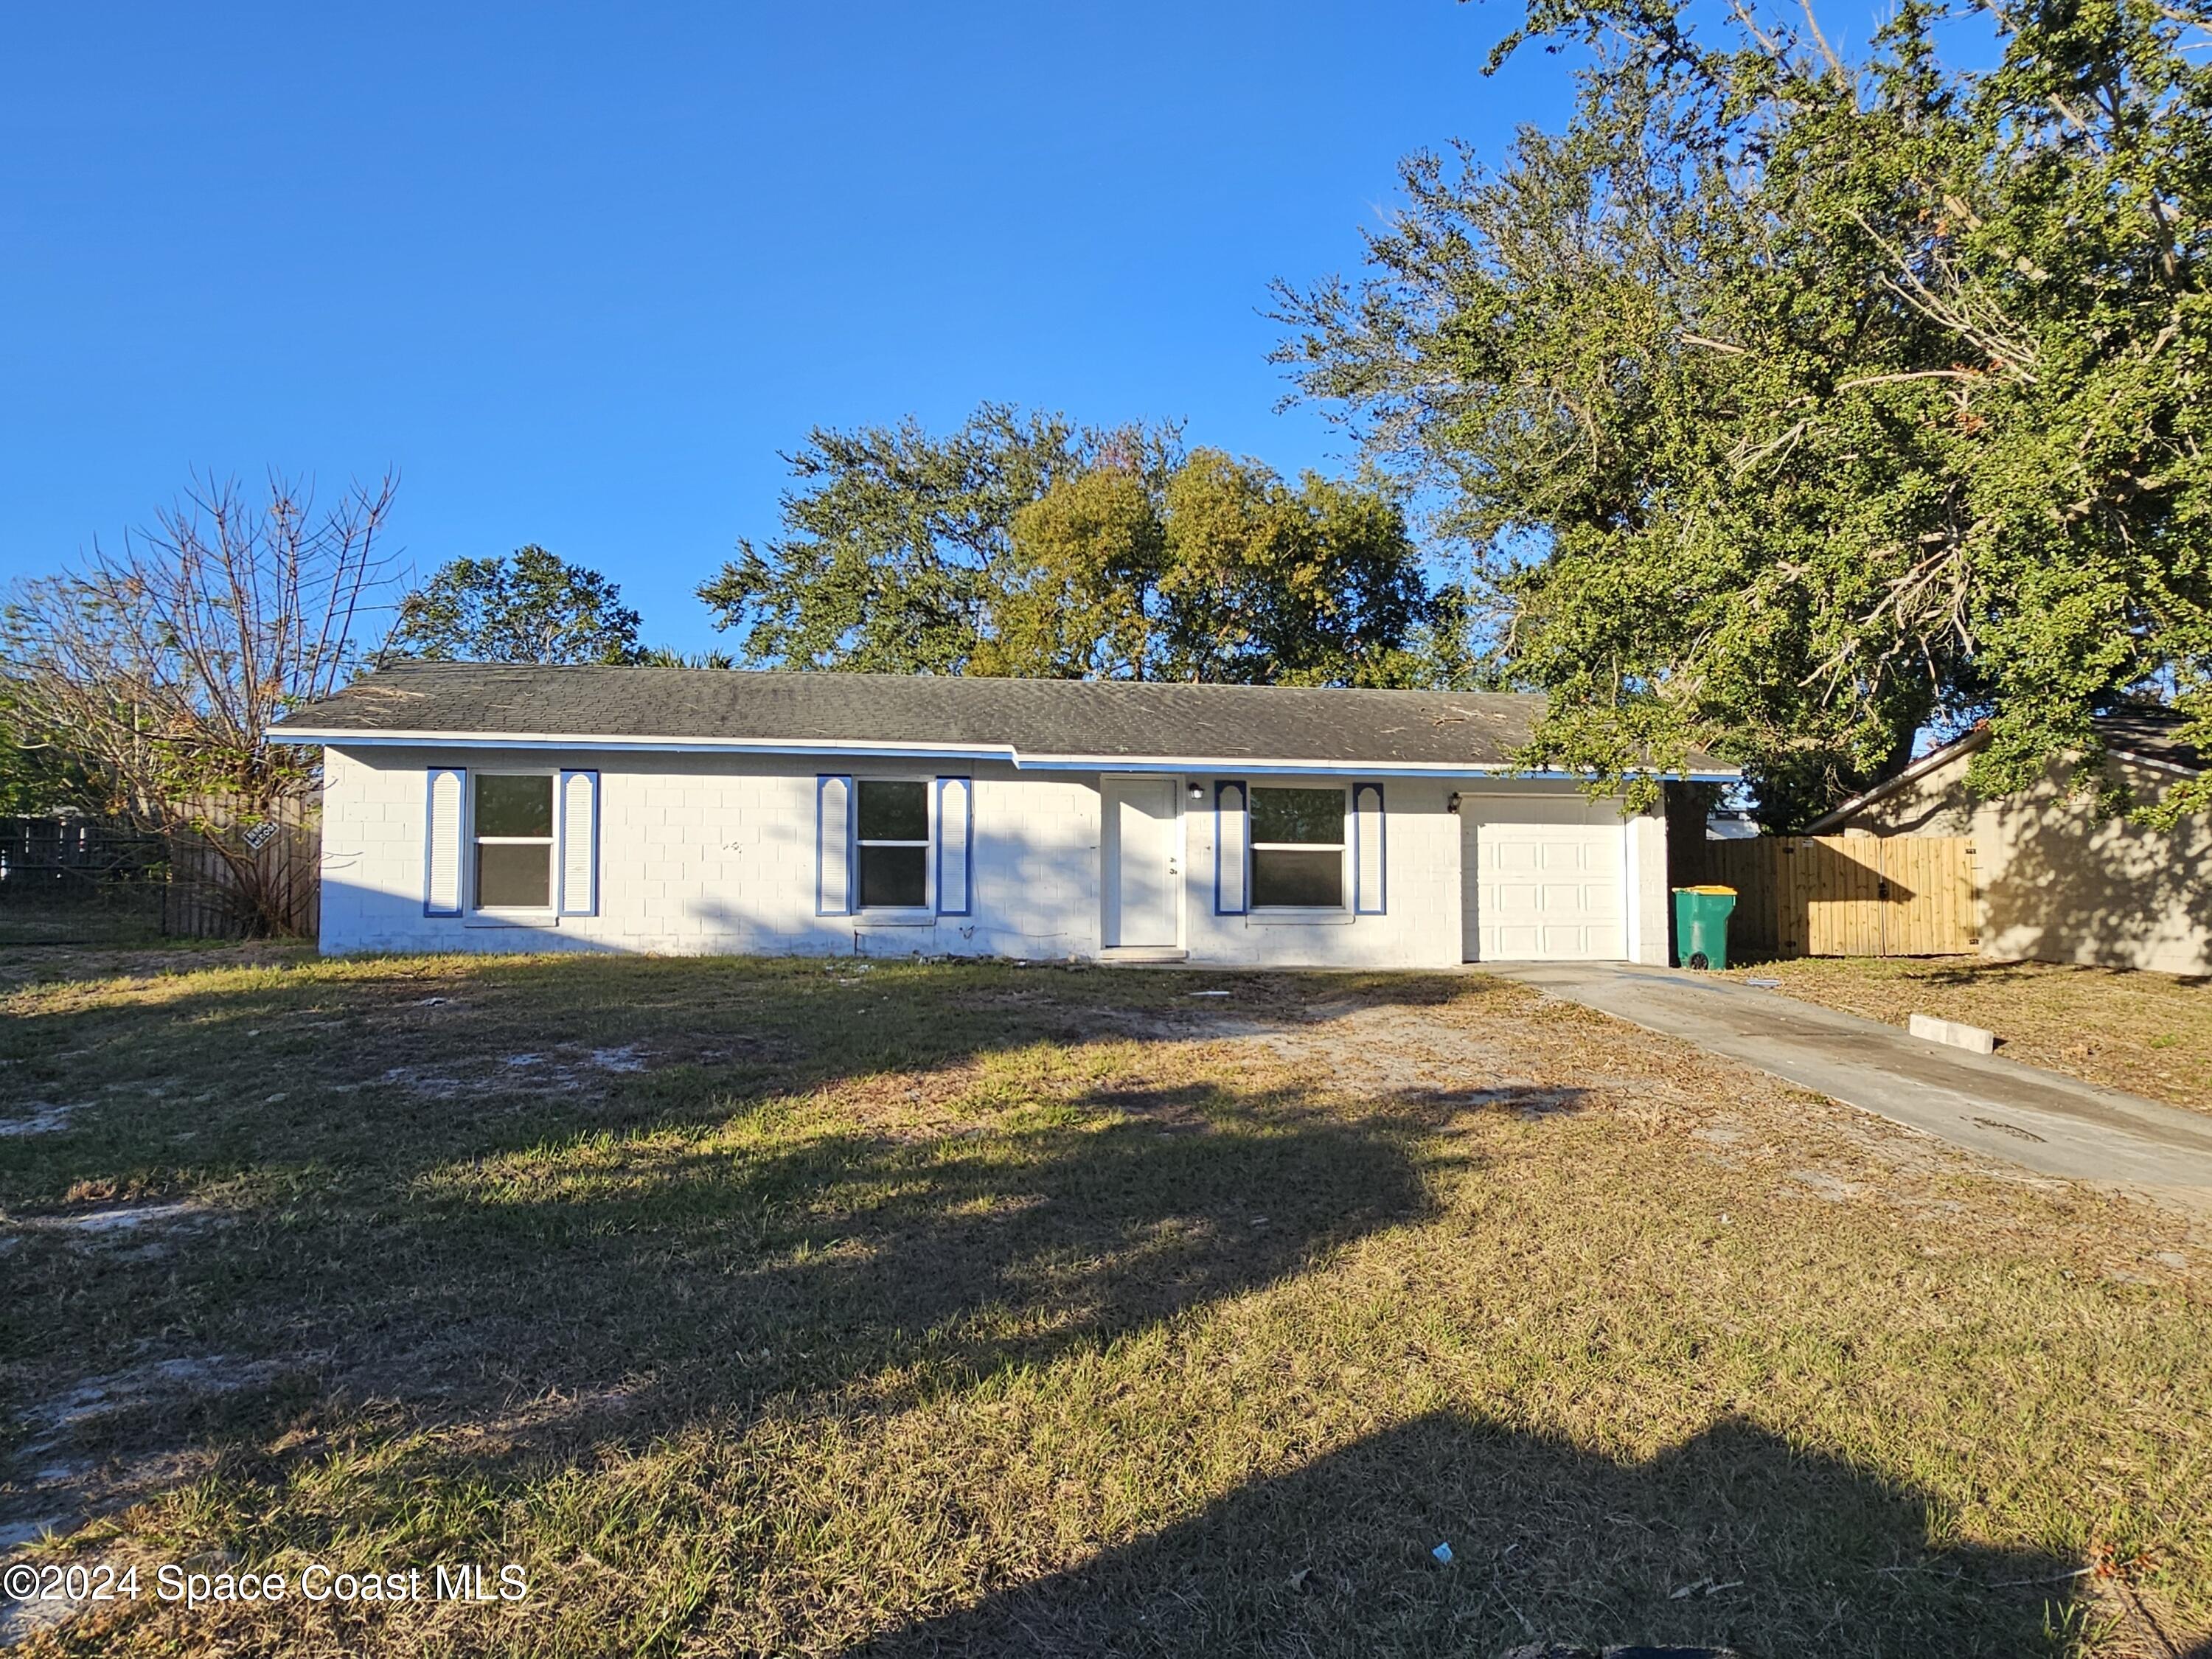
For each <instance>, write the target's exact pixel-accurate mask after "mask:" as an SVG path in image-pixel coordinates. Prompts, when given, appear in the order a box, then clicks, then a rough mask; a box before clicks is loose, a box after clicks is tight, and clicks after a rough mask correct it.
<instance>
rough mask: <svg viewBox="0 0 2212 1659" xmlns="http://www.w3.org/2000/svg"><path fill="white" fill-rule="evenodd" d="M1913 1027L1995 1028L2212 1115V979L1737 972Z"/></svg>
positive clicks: (1961, 964)
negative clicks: (1932, 1022) (1920, 1018)
mask: <svg viewBox="0 0 2212 1659" xmlns="http://www.w3.org/2000/svg"><path fill="white" fill-rule="evenodd" d="M1749 975H1756V976H1759V977H1762V978H1770V979H1779V980H1780V981H1782V989H1783V990H1784V993H1785V994H1788V995H1790V996H1794V997H1802V998H1803V999H1804V1000H1806V1001H1808V1002H1817V1003H1820V1005H1821V1006H1824V1007H1828V1008H1837V1009H1841V1010H1842V1011H1843V1012H1845V1013H1851V1014H1861V1015H1863V1016H1865V1017H1866V1018H1869V1019H1879V1020H1882V1021H1885V1022H1887V1024H1892V1025H1902V1024H1905V1019H1906V1017H1907V1016H1908V1015H1911V1014H1934V1015H1936V1017H1937V1018H1942V1019H1960V1020H1964V1021H1966V1023H1967V1024H1970V1025H1979V1026H1982V1027H1984V1029H1986V1030H1992V1031H1995V1032H1996V1034H1997V1036H1998V1038H1999V1041H2000V1047H1999V1049H1998V1052H1999V1053H2001V1054H2004V1055H2005V1056H2006V1057H2007V1058H2008V1059H2012V1060H2020V1061H2021V1062H2023V1063H2024V1064H2027V1065H2029V1066H2044V1067H2046V1068H2047V1069H2049V1070H2051V1071H2054V1072H2064V1073H2069V1075H2071V1076H2074V1077H2078V1078H2081V1079H2084V1080H2085V1081H2087V1082H2090V1083H2100V1084H2103V1085H2106V1086H2107V1087H2109V1088H2114V1089H2124V1090H2126V1091H2129V1092H2130V1093H2131V1094H2138V1095H2142V1096H2144V1097H2147V1098H2149V1099H2152V1100H2163V1101H2169V1102H2171V1103H2173V1104H2174V1105H2176V1106H2192V1107H2195V1108H2196V1109H2198V1110H2200V1111H2212V981H2204V980H2191V979H2177V978H2175V977H2174V976H2173V975H2171V974H2146V973H2130V972H2127V971H2124V970H2123V969H2116V968H2081V967H2073V966H2069V965H2066V964H2063V963H2048V962H1984V961H1983V960H1982V959H1981V958H1979V957H1934V958H1929V959H1917V958H1912V957H1802V958H1799V959H1797V960H1795V961H1787V962H1775V963H1761V964H1760V965H1759V966H1757V967H1754V968H1746V969H1731V970H1730V976H1731V977H1733V978H1737V979H1741V978H1744V977H1747V976H1749Z"/></svg>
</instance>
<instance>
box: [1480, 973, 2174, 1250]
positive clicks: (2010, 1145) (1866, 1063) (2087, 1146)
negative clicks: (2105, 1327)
mask: <svg viewBox="0 0 2212 1659" xmlns="http://www.w3.org/2000/svg"><path fill="white" fill-rule="evenodd" d="M1482 971H1483V972H1485V973H1491V974H1496V975H1499V976H1501V977H1503V978H1506V979H1511V980H1516V981H1519V982H1520V983H1522V984H1523V985H1528V986H1533V987H1535V988H1536V989H1538V990H1541V991H1547V992H1549V993H1550V994H1552V995H1553V996H1557V997H1564V998H1565V999H1566V1000H1568V1001H1571V1002H1578V1003H1581V1004H1582V1005H1583V1006H1584V1007H1588V1008H1595V1009H1597V1010H1598V1011H1599V1012H1601V1013H1607V1014H1611V1015H1612V1016H1613V1018H1616V1019H1622V1020H1626V1021H1627V1022H1628V1023H1629V1024H1632V1025H1639V1026H1642V1027H1643V1028H1644V1030H1647V1031H1657V1032H1660V1033H1662V1035H1664V1036H1671V1037H1680V1039H1681V1040H1682V1041H1684V1042H1689V1043H1693V1044H1695V1045H1696V1046H1697V1047H1699V1048H1704V1049H1705V1050H1707V1051H1709V1052H1711V1053H1712V1054H1725V1055H1726V1056H1727V1057H1728V1058H1729V1059H1730V1060H1741V1061H1742V1062H1743V1063H1744V1064H1745V1065H1747V1066H1755V1067H1756V1068H1758V1069H1759V1071H1762V1072H1765V1073H1769V1074H1770V1075H1771V1076H1774V1077H1778V1078H1780V1079H1783V1080H1784V1082H1787V1083H1794V1084H1796V1085H1798V1086H1799V1087H1800V1088H1803V1089H1808V1090H1811V1091H1814V1093H1816V1094H1823V1095H1826V1096H1827V1097H1829V1098H1831V1099H1832V1100H1839V1101H1842V1102H1843V1103H1844V1104H1846V1105H1849V1106H1857V1107H1858V1108H1860V1109H1862V1110H1864V1111H1869V1112H1875V1113H1878V1114H1880V1115H1881V1116H1883V1117H1886V1118H1890V1119H1892V1120H1893V1121H1896V1122H1899V1123H1903V1124H1905V1125H1908V1126H1909V1127H1912V1128H1915V1129H1919V1130H1923V1131H1924V1132H1925V1133H1929V1134H1931V1135H1936V1136H1939V1137H1941V1138H1942V1139H1945V1140H1948V1141H1950V1142H1952V1143H1954V1145H1956V1146H1963V1147H1966V1149H1967V1150H1969V1151H1970V1152H1978V1153H1979V1154H1981V1155H1983V1156H1984V1157H1986V1158H1997V1159H2002V1160H2003V1161H2005V1162H2007V1163H2011V1164H2021V1165H2023V1166H2025V1167H2026V1168H2027V1169H2030V1170H2036V1171H2037V1172H2038V1173H2039V1174H2043V1175H2050V1176H2067V1177H2069V1178H2071V1179H2075V1180H2079V1181H2089V1182H2097V1183H2099V1184H2100V1185H2103V1186H2110V1187H2118V1188H2124V1189H2125V1190H2127V1191H2130V1192H2133V1193H2138V1194H2143V1195H2144V1196H2147V1197H2153V1198H2157V1199H2160V1200H2165V1201H2166V1202H2169V1203H2178V1204H2181V1205H2185V1206H2187V1207H2189V1208H2191V1209H2193V1210H2197V1211H2198V1212H2203V1213H2208V1214H2212V1115H2206V1114H2203V1113H2200V1112H2191V1111H2185V1110H2183V1109H2180V1108H2179V1107H2175V1106H2162V1105H2160V1104H2159V1103H2157V1102H2155V1101H2149V1100H2143V1099H2141V1098H2139V1097H2136V1096H2134V1095H2125V1094H2121V1093H2119V1092H2118V1091H2114V1090H2111V1089H2100V1088H2098V1087H2096V1086H2095V1085H2092V1084H2087V1083H2082V1082H2079V1081H2077V1080H2076V1079H2073V1078H2069V1077H2062V1076H2059V1075H2058V1074H2057V1073H2053V1072H2045V1071H2039V1070H2037V1069H2036V1068H2035V1067H2033V1066H2021V1065H2018V1064H2016V1063H2015V1062H2014V1061H2012V1060H2003V1059H2000V1058H1997V1057H1996V1056H1993V1055H1985V1054H1967V1053H1966V1052H1965V1051H1963V1050H1961V1049H1957V1048H1946V1047H1944V1046H1943V1045H1942V1044H1940V1043H1935V1042H1923V1041H1922V1040H1921V1039H1920V1038H1918V1037H1913V1036H1906V1035H1905V1032H1903V1031H1901V1030H1898V1028H1897V1027H1895V1026H1893V1025H1884V1024H1880V1023H1879V1022H1877V1021H1875V1020H1870V1019H1861V1018H1859V1017H1858V1016H1857V1015H1856V1014H1844V1013H1838V1012H1834V1011H1833V1010H1832V1009H1827V1008H1820V1007H1815V1006H1814V1005H1813V1004H1811V1003H1808V1002H1799V1001H1797V1000H1795V999H1793V998H1790V997H1785V996H1784V995H1782V994H1780V993H1779V992H1777V991H1767V990H1761V989H1758V988H1756V987H1750V986H1746V985H1742V984H1739V983H1738V982H1736V981H1733V980H1724V979H1717V978H1715V977H1713V976H1712V975H1708V974H1696V973H1691V972H1687V971H1686V970H1684V969H1673V968H1639V967H1633V966H1628V965H1625V964H1621V963H1552V962H1545V963H1483V964H1482ZM1998 1035H1999V1036H2002V1035H2003V1034H2002V1032H2000V1033H1999V1034H1998Z"/></svg>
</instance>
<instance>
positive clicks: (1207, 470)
mask: <svg viewBox="0 0 2212 1659" xmlns="http://www.w3.org/2000/svg"><path fill="white" fill-rule="evenodd" d="M1008 563H1009V566H1010V568H1011V569H1012V572H1013V575H1012V580H1010V581H1009V582H1008V583H1007V585H1006V587H1005V589H1004V590H1003V591H1002V592H1001V593H1000V595H999V596H998V598H997V600H996V602H995V604H994V606H993V609H992V623H993V627H992V629H991V632H990V633H989V635H987V637H986V638H985V639H984V640H982V641H981V642H980V644H979V646H978V647H977V649H976V652H975V656H974V658H973V659H972V660H971V662H970V665H969V667H970V671H973V672H978V673H998V674H1021V675H1030V676H1045V677H1051V676H1060V677H1078V676H1099V677H1103V678H1121V679H1176V680H1215V681H1229V682H1235V683H1240V684H1291V685H1404V684H1412V683H1413V681H1414V680H1416V679H1417V678H1420V677H1421V665H1420V664H1419V661H1418V660H1417V658H1416V653H1415V651H1414V649H1413V641H1414V639H1415V638H1416V636H1417V631H1418V630H1419V629H1420V628H1421V627H1422V626H1423V625H1424V624H1425V623H1428V622H1429V621H1430V620H1431V617H1433V616H1434V614H1435V611H1436V607H1435V605H1434V603H1433V601H1432V600H1431V596H1430V594H1429V592H1428V588H1427V585H1426V583H1425V580H1423V577H1422V573H1421V568H1420V562H1419V554H1418V551H1417V550H1416V549H1415V547H1414V545H1413V538H1412V537H1411V536H1410V535H1409V534H1408V533H1407V528H1406V521H1405V517H1404V514H1403V513H1401V511H1400V510H1399V508H1398V507H1397V505H1396V504H1395V502H1393V501H1389V500H1388V499H1386V498H1384V497H1383V496H1380V495H1376V494H1374V493H1373V492H1371V491H1368V490H1364V489H1356V488H1353V487H1351V486H1348V485H1344V484H1339V483H1332V482H1330V481H1329V480H1328V479H1325V478H1322V477H1316V476H1313V475H1311V474H1309V475H1308V476H1307V477H1305V478H1304V481H1303V482H1302V483H1300V484H1299V485H1298V486H1297V487H1296V488H1292V487H1291V486H1289V485H1286V484H1285V483H1284V482H1283V481H1282V480H1281V479H1280V478H1279V477H1276V476H1275V474H1274V473H1273V472H1271V471H1268V470H1267V468H1266V467H1263V466H1261V465H1259V464H1258V463H1256V462H1253V461H1249V460H1243V461H1240V460H1237V459H1233V458H1232V457H1231V456H1229V455H1226V454H1224V453H1222V452H1220V451H1218V450H1212V449H1200V450H1196V451H1194V452H1193V453H1191V454H1190V455H1188V457H1186V458H1184V459H1181V460H1180V461H1178V462H1177V463H1176V465H1173V466H1172V467H1171V468H1170V469H1169V470H1168V471H1166V473H1165V475H1164V477H1158V478H1157V479H1156V480H1155V479H1147V478H1146V476H1145V475H1144V473H1143V472H1142V471H1139V469H1137V468H1134V467H1115V466H1102V467H1099V468H1097V469H1096V470H1093V471H1089V472H1085V473H1080V474H1079V475H1077V476H1076V477H1072V478H1069V479H1066V480H1065V481H1063V482H1062V483H1059V484H1057V485H1055V486H1054V488H1053V489H1050V490H1048V492H1046V494H1045V495H1043V496H1042V498H1041V499H1039V500H1038V501H1036V502H1034V503H1032V504H1031V505H1030V506H1029V507H1024V509H1023V510H1022V511H1021V512H1020V513H1018V514H1017V515H1016V516H1015V519H1014V526H1013V556H1012V559H1011V560H1010V561H1009V562H1008Z"/></svg>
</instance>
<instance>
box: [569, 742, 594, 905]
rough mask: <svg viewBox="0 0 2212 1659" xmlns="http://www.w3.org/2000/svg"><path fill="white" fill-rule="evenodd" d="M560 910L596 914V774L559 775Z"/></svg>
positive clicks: (570, 773) (573, 773)
mask: <svg viewBox="0 0 2212 1659" xmlns="http://www.w3.org/2000/svg"><path fill="white" fill-rule="evenodd" d="M561 914H562V915H564V916H596V915H599V774H598V773H597V772H563V773H562V775H561Z"/></svg>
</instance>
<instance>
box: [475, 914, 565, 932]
mask: <svg viewBox="0 0 2212 1659" xmlns="http://www.w3.org/2000/svg"><path fill="white" fill-rule="evenodd" d="M560 925H561V918H560V917H558V916H556V915H554V914H553V913H552V912H551V911H550V910H547V911H527V910H524V911H517V912H515V913H514V914H513V915H501V914H500V913H499V912H498V911H496V910H476V911H471V913H470V914H469V915H465V916H463V917H462V918H461V926H462V927H534V928H537V929H538V930H539V931H541V932H543V931H544V930H546V929H549V928H554V927H559V926H560Z"/></svg>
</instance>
